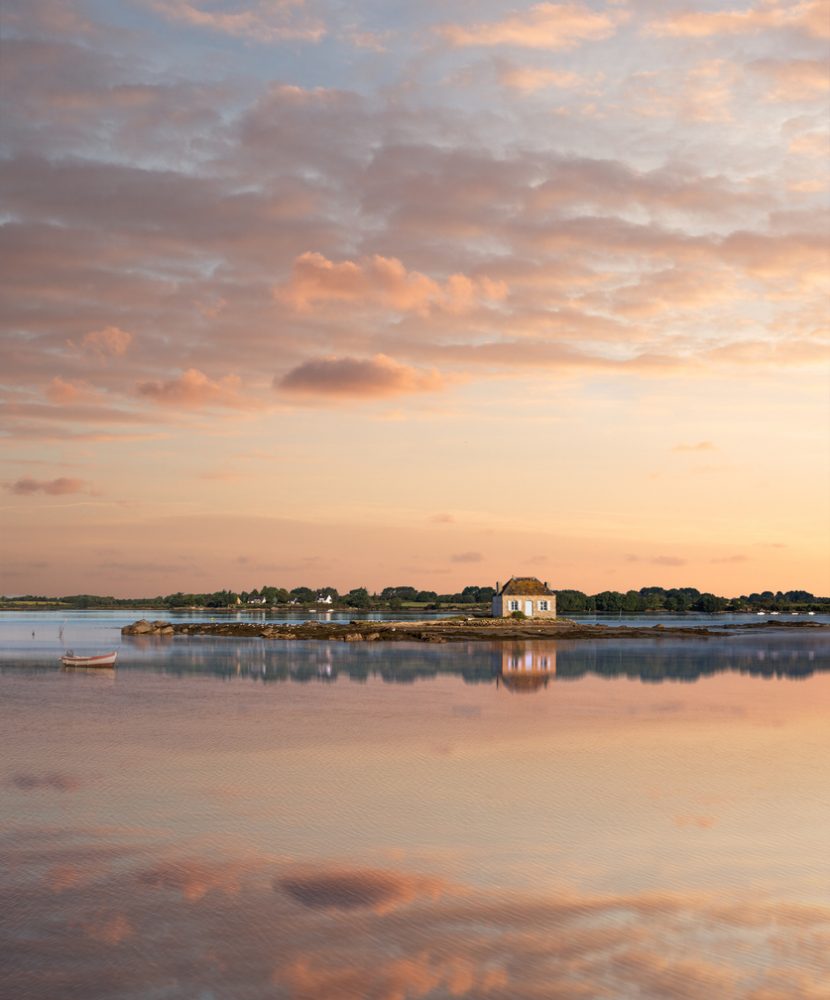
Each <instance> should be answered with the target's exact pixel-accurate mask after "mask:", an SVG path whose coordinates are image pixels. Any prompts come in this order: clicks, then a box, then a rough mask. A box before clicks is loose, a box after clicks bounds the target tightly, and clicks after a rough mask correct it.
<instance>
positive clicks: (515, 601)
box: [492, 576, 556, 618]
mask: <svg viewBox="0 0 830 1000" xmlns="http://www.w3.org/2000/svg"><path fill="white" fill-rule="evenodd" d="M516 611H520V612H521V613H522V614H523V615H525V617H527V618H555V617H556V594H555V593H554V592H553V591H552V590H551V589H550V588H549V587H548V585H547V583H542V581H541V580H537V579H536V577H535V576H512V577H511V578H510V579H509V580H508V581H507V583H506V584H505V585H504V586H503V587H501V586H500V585H499V584H498V583H497V584H496V593H495V595H494V596H493V611H492V613H493V617H494V618H509V617H510V616H511V615H512V614H513V613H514V612H516Z"/></svg>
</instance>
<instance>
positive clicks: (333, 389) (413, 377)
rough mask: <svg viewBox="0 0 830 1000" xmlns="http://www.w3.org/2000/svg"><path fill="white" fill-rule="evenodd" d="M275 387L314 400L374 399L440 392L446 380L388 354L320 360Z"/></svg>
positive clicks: (294, 372) (305, 366) (276, 381)
mask: <svg viewBox="0 0 830 1000" xmlns="http://www.w3.org/2000/svg"><path fill="white" fill-rule="evenodd" d="M274 384H275V387H277V388H282V389H285V390H287V391H288V392H292V393H298V394H304V395H311V396H340V397H355V398H372V397H383V396H399V395H402V394H404V393H410V392H436V391H438V390H439V389H442V388H444V385H445V381H444V378H443V376H442V375H441V374H440V373H439V372H437V371H435V370H434V369H432V370H429V371H423V370H419V369H417V368H411V367H409V366H407V365H402V364H399V363H398V362H397V361H394V360H393V359H392V358H389V357H387V356H386V355H385V354H376V355H375V356H374V357H373V358H336V357H329V358H317V359H314V360H311V361H305V362H303V364H301V365H298V366H297V367H296V368H293V369H292V370H291V371H290V372H288V374H287V375H285V376H283V378H282V379H279V380H276V379H275V383H274Z"/></svg>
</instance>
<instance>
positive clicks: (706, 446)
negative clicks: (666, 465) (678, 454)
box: [672, 441, 715, 451]
mask: <svg viewBox="0 0 830 1000" xmlns="http://www.w3.org/2000/svg"><path fill="white" fill-rule="evenodd" d="M672 451H715V446H714V445H713V444H712V442H711V441H698V442H697V443H696V444H676V445H675V446H674V447H673V448H672Z"/></svg>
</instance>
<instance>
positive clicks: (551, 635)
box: [121, 618, 830, 643]
mask: <svg viewBox="0 0 830 1000" xmlns="http://www.w3.org/2000/svg"><path fill="white" fill-rule="evenodd" d="M787 629H801V630H804V629H808V630H811V631H812V630H816V629H818V630H824V631H828V632H830V625H825V624H824V623H822V622H810V621H799V622H793V621H764V622H748V623H745V624H738V625H726V626H723V627H722V628H706V627H704V628H693V627H691V626H686V627H684V626H681V625H678V626H673V625H672V626H666V625H651V626H644V627H642V628H640V627H636V626H614V625H586V624H583V623H580V622H575V621H572V620H571V619H568V618H559V619H555V620H554V621H541V620H539V621H533V620H532V619H528V620H526V621H514V620H512V619H502V618H497V619H495V618H444V619H429V620H426V621H423V620H422V621H365V620H359V619H355V620H354V621H351V622H318V621H305V622H298V623H297V624H296V625H295V624H263V623H260V622H198V621H193V622H171V621H166V620H157V621H147V620H146V619H140V620H139V621H136V622H133V623H132V624H130V625H125V626H124V627H123V628H122V629H121V634H122V636H173V635H184V636H193V635H195V636H200V635H209V636H218V637H223V636H225V637H229V638H251V639H257V638H259V639H274V640H299V641H311V640H317V641H323V642H338V641H339V642H433V643H443V642H492V641H497V642H513V641H517V640H524V641H527V640H532V639H659V638H685V639H695V638H713V637H719V638H723V637H728V636H733V635H738V634H742V633H744V632H747V631H750V630H754V631H756V632H758V631H763V632H769V631H770V630H773V631H783V630H787Z"/></svg>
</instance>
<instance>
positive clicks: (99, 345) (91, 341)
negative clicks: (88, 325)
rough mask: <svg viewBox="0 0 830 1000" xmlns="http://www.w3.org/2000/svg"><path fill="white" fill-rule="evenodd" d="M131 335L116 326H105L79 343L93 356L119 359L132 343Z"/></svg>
mask: <svg viewBox="0 0 830 1000" xmlns="http://www.w3.org/2000/svg"><path fill="white" fill-rule="evenodd" d="M132 339H133V335H132V334H131V333H127V331H126V330H121V329H120V328H119V327H117V326H107V327H104V329H103V330H93V331H92V332H91V333H88V334H87V335H86V336H85V337H84V339H83V340H82V341H81V347H82V348H83V350H85V351H90V352H91V353H93V354H98V355H109V356H110V357H120V356H121V355H122V354H125V353H126V351H127V348H128V347H129V346H130V344H131V343H132Z"/></svg>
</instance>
